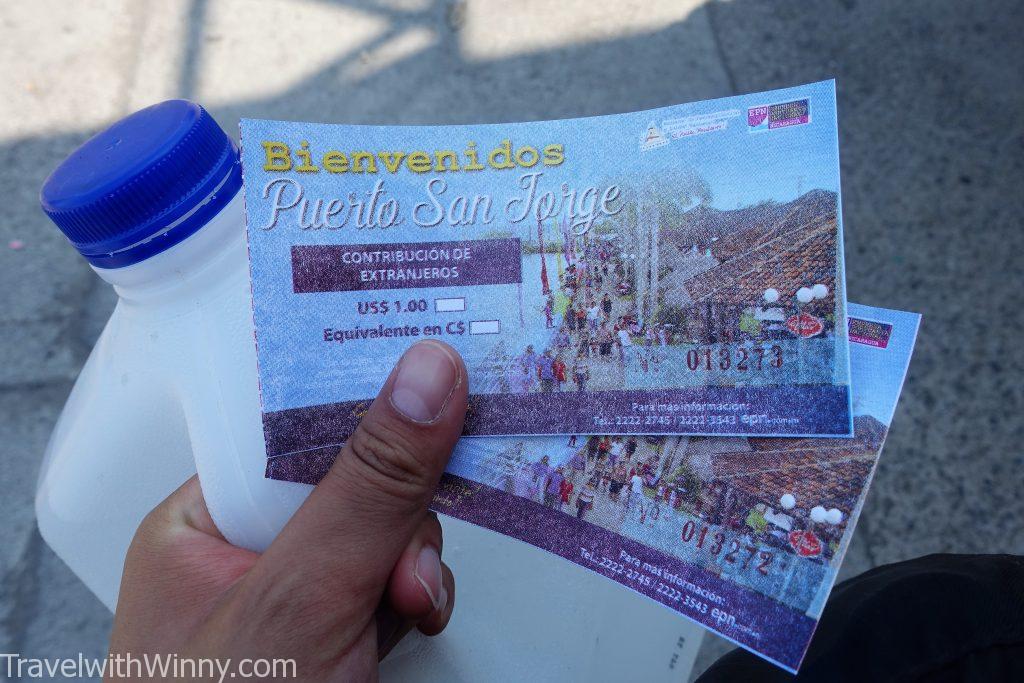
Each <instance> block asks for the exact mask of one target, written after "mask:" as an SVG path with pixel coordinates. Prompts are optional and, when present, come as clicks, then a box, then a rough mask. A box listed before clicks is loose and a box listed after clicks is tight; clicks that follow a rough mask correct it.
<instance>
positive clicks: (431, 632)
mask: <svg viewBox="0 0 1024 683" xmlns="http://www.w3.org/2000/svg"><path fill="white" fill-rule="evenodd" d="M441 574H442V581H443V585H444V588H443V590H444V593H443V594H444V596H445V600H444V603H443V604H442V605H441V606H440V607H439V608H438V609H435V610H433V611H431V612H430V613H429V614H428V615H427V616H425V617H423V618H422V619H419V620H418V621H417V620H415V619H410V618H403V617H402V616H400V615H399V614H398V613H397V612H396V611H395V610H394V609H392V608H391V607H390V606H388V607H387V608H384V607H383V606H382V608H381V609H378V610H377V635H378V640H377V642H378V643H379V646H378V648H377V659H378V661H380V660H382V659H384V657H386V656H387V654H388V653H389V652H391V650H392V649H393V648H394V647H395V646H396V645H398V643H399V642H401V640H402V638H404V637H405V636H407V635H408V634H409V632H410V631H412V629H413V628H418V629H419V631H420V633H422V634H424V635H427V636H436V635H437V634H439V633H441V631H443V630H444V629H445V627H446V626H447V625H448V622H449V620H450V619H451V616H452V610H453V609H454V608H455V577H454V576H453V575H452V570H451V568H450V567H448V565H446V564H444V563H443V562H442V563H441Z"/></svg>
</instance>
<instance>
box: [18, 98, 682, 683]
mask: <svg viewBox="0 0 1024 683" xmlns="http://www.w3.org/2000/svg"><path fill="white" fill-rule="evenodd" d="M240 187H241V174H240V168H239V162H238V154H237V150H236V148H235V146H234V144H233V143H232V142H231V140H230V139H229V138H228V136H227V135H226V134H225V133H224V132H223V130H221V128H220V127H219V126H218V125H217V123H216V122H215V121H213V119H212V118H211V117H210V116H209V114H208V113H207V112H206V111H205V110H203V109H202V108H201V107H199V106H198V105H196V104H193V103H191V102H186V101H182V100H173V101H169V102H164V103H162V104H158V105H154V106H152V107H149V108H147V109H144V110H142V111H139V112H137V113H135V114H133V115H131V116H129V117H127V118H125V119H123V120H121V121H119V122H117V123H116V124H114V125H113V126H111V127H110V128H108V129H107V130H105V131H103V132H101V133H99V134H98V135H97V136H95V137H94V138H92V139H90V140H89V141H87V142H86V143H85V144H83V145H82V147H80V148H79V149H78V150H76V151H75V152H74V153H72V154H71V156H69V157H68V159H67V160H65V162H64V163H63V164H61V166H60V167H58V168H57V169H56V170H55V171H54V173H53V174H52V175H51V176H50V178H49V179H48V180H47V181H46V184H45V185H44V187H43V191H42V196H41V200H42V203H43V208H44V210H45V211H46V212H47V214H48V215H49V216H50V217H51V218H52V219H53V220H54V222H55V223H56V224H57V226H58V227H59V228H60V229H61V230H62V231H63V232H64V233H65V234H66V235H67V237H68V239H69V240H70V241H71V242H72V244H73V245H74V246H75V247H76V248H77V249H78V250H79V251H80V252H81V253H82V255H83V256H84V257H85V258H86V259H87V260H88V261H89V262H90V263H91V265H92V266H93V268H94V270H95V271H96V272H97V273H98V274H99V276H100V277H101V278H103V279H104V280H106V281H107V282H109V283H110V284H111V285H112V286H113V287H114V288H115V290H116V291H117V294H118V297H119V300H118V303H117V307H116V309H115V310H114V313H113V315H112V316H111V318H110V321H109V322H108V323H107V326H106V328H105V329H104V331H103V333H102V335H101V336H100V338H99V340H98V342H97V343H96V346H95V348H94V349H93V351H92V354H91V355H90V356H89V359H88V361H87V362H86V364H85V367H84V368H83V369H82V372H81V374H80V376H79V378H78V381H77V382H76V384H75V387H74V389H73V391H72V393H71V396H70V397H69V399H68V402H67V405H66V406H65V408H64V411H63V413H62V415H61V417H60V420H59V421H58V423H57V426H56V428H55V429H54V432H53V436H52V437H51V440H50V444H49V446H48V448H47V452H46V456H45V460H44V463H43V467H42V472H41V474H40V479H39V489H38V493H37V497H36V513H37V517H38V521H39V528H40V531H41V533H42V535H43V538H45V539H46V541H47V543H49V544H50V546H51V547H52V548H53V549H54V550H55V551H56V552H57V554H58V555H59V556H60V557H61V558H62V559H63V560H64V561H65V562H66V563H67V564H68V565H69V566H70V567H71V569H72V570H73V571H74V572H75V573H76V574H77V575H78V576H79V577H80V578H81V579H82V580H83V581H84V582H85V583H86V585H87V586H88V587H89V588H90V589H91V590H92V591H93V592H94V593H95V594H96V595H97V596H98V597H99V598H100V600H102V601H103V603H104V604H106V605H107V606H108V607H109V608H111V609H113V608H114V607H115V604H116V600H117V591H118V586H119V583H120V576H121V568H122V564H123V561H124V556H125V553H126V551H127V548H128V545H129V543H130V541H131V538H132V536H133V535H134V532H135V529H136V528H137V526H138V524H139V522H140V521H141V520H142V518H143V517H144V516H145V515H146V513H147V512H148V511H149V510H150V509H152V508H153V507H154V506H155V505H156V504H157V503H159V502H160V501H161V500H163V498H165V497H166V496H167V495H168V494H169V493H170V492H171V491H173V490H174V489H175V488H176V487H177V486H179V485H180V484H181V483H182V482H184V481H185V480H186V479H187V478H188V477H189V476H191V475H192V474H193V473H194V472H196V471H198V473H199V479H200V483H201V485H202V490H203V495H204V497H205V499H206V502H207V505H208V506H209V508H210V513H211V515H212V516H213V519H214V521H215V523H216V524H217V526H218V528H219V529H220V530H221V532H222V533H223V534H224V535H225V537H226V538H227V539H228V540H229V541H230V542H232V543H234V544H236V545H240V546H244V547H247V548H251V549H254V550H262V549H264V548H266V547H267V546H268V545H269V544H270V542H271V541H272V540H273V539H274V537H275V536H276V534H277V533H278V531H279V530H280V529H281V528H282V527H283V526H284V524H285V522H286V521H287V520H288V518H289V517H290V516H291V515H292V513H293V512H294V511H295V510H296V509H297V508H298V506H299V505H301V503H302V501H303V500H304V499H305V497H306V495H308V493H309V491H310V489H311V487H309V486H306V485H302V484H294V483H288V482H280V481H272V480H269V479H265V478H264V476H263V474H264V466H265V460H266V451H265V447H264V441H263V431H262V422H261V418H260V409H259V392H258V385H257V374H256V353H255V344H254V341H253V339H254V337H253V327H252V313H251V302H250V289H249V281H248V274H249V271H248V262H247V253H246V237H245V224H244V210H243V206H242V193H241V192H239V188H240ZM442 524H443V526H444V530H445V561H446V562H447V563H448V564H449V565H450V566H452V568H453V570H454V572H455V575H456V577H457V581H458V586H459V588H458V590H459V608H458V610H457V614H456V617H455V618H454V619H453V622H452V624H451V626H450V627H449V629H448V630H447V631H446V632H445V634H443V635H442V636H440V637H438V638H434V639H423V638H419V639H415V638H414V639H412V640H410V642H408V643H406V644H404V645H403V646H401V647H400V648H399V649H398V650H397V651H395V652H394V653H392V656H390V657H389V658H388V661H387V662H386V663H385V666H384V669H383V672H384V673H385V675H386V676H388V677H390V676H392V675H393V676H395V677H396V678H402V679H403V680H406V679H410V678H419V679H421V680H471V679H479V678H480V677H481V676H485V675H487V676H488V677H490V678H491V679H493V680H508V679H519V680H521V679H525V678H530V679H533V680H549V679H553V678H559V679H561V680H565V677H566V676H568V677H570V678H573V679H575V678H577V677H579V678H584V677H586V678H594V676H597V677H598V679H601V678H604V676H603V674H602V673H601V672H604V673H607V672H609V671H613V670H614V668H615V667H616V666H621V665H622V663H619V664H617V662H619V654H618V652H617V649H609V648H606V647H603V646H600V645H602V644H603V643H608V642H616V643H622V644H628V645H629V647H630V648H631V653H630V656H629V657H628V658H627V660H626V662H628V665H629V668H628V670H625V671H624V674H625V673H628V674H630V675H634V676H642V677H643V678H645V679H648V680H680V679H681V678H684V677H685V672H687V671H688V670H689V663H690V662H692V658H693V656H694V654H695V651H696V649H695V648H696V645H697V643H699V641H700V633H701V631H700V630H699V629H698V628H697V627H696V626H693V625H690V624H688V623H685V622H683V621H682V620H681V619H680V618H679V617H678V616H677V615H674V614H672V613H670V612H669V611H668V610H665V609H663V608H661V607H659V606H657V605H654V604H653V603H649V602H648V601H646V600H644V599H641V598H639V597H637V596H634V595H631V594H629V593H628V592H626V591H623V590H622V589H621V588H619V587H617V586H614V585H613V584H612V583H611V582H608V581H606V580H604V579H602V578H600V577H597V576H594V575H591V574H589V573H588V572H585V571H584V570H582V569H580V568H578V567H576V566H574V565H571V564H569V563H567V562H565V561H563V560H560V559H558V558H555V557H553V556H549V555H547V554H546V553H543V552H542V551H539V550H537V549H535V548H532V547H530V546H528V545H526V544H523V543H520V542H519V541H515V540H511V539H508V538H505V537H502V536H499V535H497V534H494V533H492V532H488V531H484V530H482V529H478V528H475V527H472V526H470V525H468V524H465V523H461V522H456V521H453V520H449V519H443V520H442ZM495 579H500V580H501V583H499V584H495V583H494V581H495ZM544 595H549V596H552V597H554V596H557V597H556V598H555V599H550V600H544V599H539V598H540V597H541V596H544ZM610 610H611V611H610ZM502 624H504V625H505V626H508V625H509V624H513V625H516V626H517V628H514V629H509V628H506V627H502V626H501V625H502ZM638 627H640V628H641V629H642V631H641V632H642V633H643V637H638V635H637V630H638ZM523 653H530V654H529V656H525V657H524V656H522V655H523ZM673 657H674V663H673V664H672V665H671V666H670V665H669V664H670V661H673Z"/></svg>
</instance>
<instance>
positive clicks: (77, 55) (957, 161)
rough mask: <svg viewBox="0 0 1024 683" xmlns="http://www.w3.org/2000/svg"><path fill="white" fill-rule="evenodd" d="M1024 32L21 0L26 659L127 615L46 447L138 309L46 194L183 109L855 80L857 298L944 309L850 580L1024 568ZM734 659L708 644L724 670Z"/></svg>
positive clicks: (363, 6)
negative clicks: (60, 533)
mask: <svg viewBox="0 0 1024 683" xmlns="http://www.w3.org/2000/svg"><path fill="white" fill-rule="evenodd" d="M1022 19H1024V15H1022V5H1021V4H1020V3H1019V2H1016V1H1015V0H1006V1H991V2H971V3H962V2H955V1H952V0H914V1H907V2H900V3H893V2H886V1H882V0H879V1H863V0H860V1H858V0H837V1H834V2H816V3H807V2H802V1H801V0H785V1H782V2H774V3H760V2H755V1H754V0H732V1H731V2H721V3H719V2H711V3H709V4H703V3H700V2H641V1H640V0H620V2H617V3H610V2H603V1H601V2H599V1H598V0H572V1H569V0H560V1H559V2H557V3H556V2H549V3H542V2H539V1H530V2H518V3H512V2H501V1H499V0H494V1H493V2H485V1H482V0H480V1H478V0H469V1H468V2H451V1H448V0H436V1H435V0H379V1H378V2H358V1H356V0H339V1H337V2H327V1H317V0H306V1H304V2H285V1H283V0H277V1H274V0H267V1H265V2H261V3H252V4H247V3H244V2H242V1H241V0H236V1H233V2H232V1H229V2H207V1H205V0H191V1H181V2H177V1H171V0H161V1H160V2H156V1H151V2H142V1H133V0H123V1H121V2H118V1H117V0H104V1H102V2H94V3H66V2H58V1H56V0H34V1H33V2H25V3H4V4H3V6H2V7H0V79H2V85H3V91H4V95H5V99H6V102H7V105H6V108H5V110H6V112H7V113H6V115H5V116H3V117H2V120H0V160H2V163H0V186H2V187H3V188H4V190H5V192H6V194H5V196H6V199H5V200H4V205H5V206H6V207H7V208H6V210H4V212H3V213H2V214H0V296H2V297H3V305H2V306H0V415H2V416H3V420H2V422H0V444H2V446H0V449H2V451H0V452H2V460H0V463H2V465H0V490H2V491H3V495H2V496H0V515H2V518H3V519H4V520H6V529H5V532H4V536H3V541H4V542H3V543H0V651H2V652H21V653H26V654H31V655H35V656H57V655H70V654H74V653H77V652H78V651H84V652H86V653H97V654H99V653H101V652H103V651H104V649H105V639H106V637H107V633H108V630H109V628H110V618H109V616H108V615H107V614H105V613H104V610H103V608H102V607H101V606H100V604H99V603H98V602H97V601H96V600H95V599H93V598H92V597H91V595H90V594H89V593H88V592H87V591H86V590H85V589H84V588H83V587H82V586H81V585H80V584H79V583H78V582H77V580H76V579H75V578H74V577H73V576H71V575H70V574H69V572H68V571H67V570H66V569H65V568H64V566H63V565H62V564H61V563H60V561H59V560H57V559H55V558H54V556H53V555H52V554H51V553H50V552H49V551H48V549H47V548H46V547H45V544H43V543H42V542H41V541H40V539H39V536H38V535H37V533H36V531H35V525H34V520H33V513H32V507H31V496H32V489H33V485H34V478H35V471H36V468H37V465H38V462H39V458H40V454H41V453H42V451H43V448H44V446H45V443H46V439H47V436H48V433H49V431H50V429H51V427H52V425H53V422H54V420H55V418H56V416H57V413H58V410H59V409H60V406H61V405H62V403H63V401H64V398H65V396H66V394H67V392H68V390H69V388H70V386H71V382H72V381H73V380H74V378H75V374H76V372H77V371H78V369H79V367H80V365H81V364H82V362H83V361H84V358H85V354H86V353H87V351H88V349H89V347H90V345H91V343H92V341H93V339H94V338H95V336H96V334H97V333H98V330H99V329H100V326H101V324H102V321H103V319H104V318H105V316H106V315H107V313H108V312H109V310H110V308H111V306H112V299H111V296H110V294H109V293H108V292H107V291H106V290H105V288H101V287H100V286H99V285H98V281H97V280H96V278H95V277H94V276H93V275H92V274H91V273H90V271H89V270H88V269H87V268H86V266H85V264H84V262H83V261H81V260H80V259H79V258H78V257H77V255H76V254H75V253H74V252H73V251H72V249H71V248H70V247H68V246H67V245H66V244H65V243H64V241H63V240H62V238H61V236H60V235H59V234H58V233H57V231H56V230H55V229H54V228H53V226H52V225H50V224H48V223H47V221H46V219H45V218H44V217H43V215H42V214H41V213H40V212H39V210H38V208H37V204H36V197H37V192H38V189H39V187H40V185H41V183H42V180H43V178H44V177H45V175H46V174H47V173H48V172H49V170H50V169H52V168H53V167H54V165H55V164H57V163H58V161H60V160H61V159H62V158H63V157H64V156H65V155H66V154H67V153H68V152H69V151H71V150H72V149H73V148H74V147H75V146H76V145H77V144H78V143H79V142H81V141H82V140H84V139H85V138H86V137H87V136H89V135H90V134H92V133H93V132H95V131H96V130H97V129H98V128H100V127H102V126H103V125H104V124H106V123H108V122H110V121H111V120H113V119H115V118H117V117H119V116H121V115H124V114H127V113H129V112H130V111H132V110H134V109H136V108H138V107H140V106H143V105H145V104H149V103H152V102H154V101H158V100H160V99H165V98H168V97H174V96H179V97H190V98H194V99H197V100H199V101H201V102H203V103H204V104H206V105H207V106H208V108H210V109H211V110H212V111H213V113H214V114H215V116H216V117H217V118H218V119H219V120H220V121H221V122H222V124H224V125H225V127H230V126H232V125H233V120H234V119H236V118H237V117H238V116H239V115H248V116H256V117H268V118H269V117H276V118H301V119H312V120H327V121H344V122H353V123H364V122H367V123H368V122H372V123H454V122H481V121H506V120H519V119H534V118H555V117H565V116H579V115H586V114H602V113H610V112H618V111H624V110H632V109H642V108H648V107H653V106H657V105H666V104H674V103H677V102H681V101H688V100H695V99H702V98H709V97H716V96H723V95H729V94H734V93H742V92H749V91H756V90H762V89H767V88H774V87H781V86H787V85H794V84H798V83H802V82H806V81H811V80H817V79H822V78H827V77H832V76H834V77H836V78H837V79H838V87H839V112H840V117H841V119H840V128H841V134H840V136H841V148H842V150H841V151H842V168H843V193H844V194H843V200H844V201H843V208H844V216H845V219H846V221H845V225H846V254H847V268H848V273H847V275H848V281H849V297H850V299H851V300H854V301H858V302H863V303H867V304H874V305H880V306H888V307H896V308H905V309H910V310H916V311H920V312H922V313H923V314H924V325H923V327H922V334H921V337H920V341H919V343H918V350H917V354H916V356H915V360H914V362H913V364H912V366H911V371H910V378H909V381H908V383H907V387H906V390H905V392H904V395H903V400H902V402H901V405H900V409H899V411H898V413H897V416H896V420H895V424H894V428H893V431H892V436H891V438H890V440H889V444H888V446H887V448H886V452H885V455H884V457H883V458H882V462H881V466H880V469H879V472H878V475H877V478H876V481H875V485H874V488H873V490H872V492H871V494H870V497H869V500H868V505H867V508H866V511H865V514H864V517H863V519H862V521H861V524H860V527H859V529H858V530H857V534H856V538H855V540H854V543H853V547H852V549H851V552H850V556H849V557H848V558H847V562H846V566H845V568H844V575H848V574H852V573H856V572H859V571H862V570H864V569H866V568H868V567H871V566H873V565H877V564H879V563H885V562H892V561H896V560H901V559H904V558H909V557H913V556H917V555H921V554H924V553H930V552H941V551H961V552H1016V553H1024V525H1021V524H1020V520H1021V519H1022V518H1024V497H1022V496H1021V495H1020V494H1021V489H1022V486H1021V485H1022V483H1024V475H1022V474H1021V473H1022V471H1024V459H1022V455H1021V447H1020V444H1021V441H1022V440H1024V434H1022V431H1024V429H1022V421H1021V418H1020V415H1021V411H1022V405H1021V392H1022V390H1021V386H1020V379H1021V376H1022V373H1021V368H1022V364H1024V361H1022V358H1024V352H1022V350H1021V339H1022V331H1024V330H1022V304H1021V299H1020V293H1021V285H1022V281H1021V280H1022V278H1021V267H1022V258H1021V256H1020V254H1021V253H1022V249H1024V230H1022V229H1021V219H1020V216H1021V215H1024V192H1022V191H1021V187H1022V183H1024V172H1022V171H1024V169H1022V164H1024V137H1022V134H1024V118H1022V117H1021V112H1024V106H1022V105H1024V87H1022V86H1024V77H1022V73H1021V69H1022V67H1024V43H1022V42H1021V41H1020V39H1019V34H1020V30H1021V29H1022V28H1024V21H1022ZM229 129H230V128H229ZM11 240H21V241H22V242H23V243H24V246H23V247H22V248H20V249H15V248H10V245H9V243H10V242H11ZM14 246H17V245H14ZM725 649H726V647H725V646H724V644H723V643H722V641H719V640H717V639H713V638H708V640H707V645H706V646H705V653H704V655H703V656H702V663H701V664H700V666H701V667H703V666H706V665H707V663H708V662H710V661H711V660H712V658H713V656H716V655H717V654H718V653H720V652H722V651H724V650H725Z"/></svg>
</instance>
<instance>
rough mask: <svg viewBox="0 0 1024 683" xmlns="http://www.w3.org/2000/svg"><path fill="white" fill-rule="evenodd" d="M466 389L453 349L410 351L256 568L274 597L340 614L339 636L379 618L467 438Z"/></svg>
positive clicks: (437, 346)
mask: <svg viewBox="0 0 1024 683" xmlns="http://www.w3.org/2000/svg"><path fill="white" fill-rule="evenodd" d="M466 387H467V377H466V367H465V365H464V363H463V362H462V359H461V358H460V356H459V354H458V353H457V352H456V351H455V350H454V349H452V348H451V347H450V346H448V345H447V344H444V343H441V342H438V341H433V340H430V341H422V342H419V343H417V344H414V345H413V346H412V347H410V348H409V349H408V350H407V351H406V352H405V354H404V355H403V356H402V358H401V359H400V360H399V362H398V365H397V366H396V367H395V369H394V370H392V372H391V375H390V376H389V377H388V379H387V381H386V382H385V383H384V387H383V388H382V389H381V391H380V394H378V396H377V399H376V400H375V401H374V402H373V404H372V405H371V406H370V409H369V411H368V412H367V414H366V415H365V416H364V417H363V419H362V421H361V422H360V424H359V426H358V427H357V428H356V431H355V432H354V433H353V434H352V436H351V437H350V438H349V440H348V442H347V443H346V444H345V445H344V447H343V448H342V449H341V453H340V454H339V455H338V458H337V460H336V461H335V463H334V465H333V467H332V468H331V469H330V470H329V471H328V473H327V475H326V476H325V477H324V479H323V480H322V481H321V482H320V483H319V484H318V485H317V487H316V489H314V491H313V492H312V493H311V494H310V496H309V498H308V499H307V500H306V502H305V503H304V504H303V505H302V507H301V508H300V509H299V510H298V511H297V512H296V513H295V515H294V516H293V517H292V519H291V520H290V521H289V523H288V525H287V526H286V527H285V528H284V530H283V531H282V532H281V534H280V535H279V536H278V538H277V539H276V540H275V541H274V543H273V544H272V545H271V546H270V548H268V549H267V551H266V553H264V555H263V557H262V558H261V559H260V561H259V563H258V564H257V567H254V570H256V572H255V573H256V574H257V575H258V576H262V578H263V579H264V580H265V581H266V582H269V584H271V585H272V586H273V588H272V590H273V592H274V593H276V594H277V595H281V591H282V590H284V592H285V593H286V594H290V596H289V597H288V598H286V599H289V600H292V601H302V602H305V601H310V602H314V603H318V604H320V605H321V606H322V605H324V604H325V601H326V604H330V605H333V606H337V607H336V608H335V609H334V610H333V615H332V616H333V618H334V619H336V621H337V627H338V628H339V629H347V628H350V627H352V626H355V625H356V623H357V622H359V621H360V619H365V620H369V619H370V618H371V617H372V615H373V612H374V611H375V609H376V608H377V604H378V602H379V601H380V599H381V595H382V594H383V591H384V588H385V587H386V585H387V582H388V578H389V576H390V574H391V571H392V569H393V568H394V566H395V564H396V563H397V561H398V559H399V557H400V556H401V554H402V551H403V550H404V549H405V548H406V546H407V545H408V544H409V541H410V540H411V539H412V537H413V534H414V533H415V531H416V529H417V528H418V527H419V526H420V524H421V522H422V521H423V519H424V518H425V516H426V514H427V507H428V505H429V504H430V501H431V498H432V496H433V493H434V489H435V487H436V486H437V483H438V480H439V479H440V477H441V473H442V472H443V471H444V468H445V466H446V465H447V463H448V458H449V456H450V455H451V452H452V448H453V447H454V446H455V443H456V441H458V438H459V435H460V433H461V432H462V423H463V420H464V418H465V413H466ZM436 550H438V551H440V548H437V549H436ZM254 578H255V577H254ZM282 582H283V585H282ZM260 583H264V581H260ZM264 585H266V584H264ZM267 587H268V588H270V586H267ZM291 607H292V610H289V611H294V612H297V613H301V612H302V611H303V610H302V607H301V605H296V604H292V605H291ZM309 607H310V608H311V609H314V608H315V607H314V605H309ZM296 608H297V609H296ZM363 623H364V624H365V623H366V622H365V621H364V622H363Z"/></svg>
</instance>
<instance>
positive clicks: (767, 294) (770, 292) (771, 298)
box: [764, 287, 779, 304]
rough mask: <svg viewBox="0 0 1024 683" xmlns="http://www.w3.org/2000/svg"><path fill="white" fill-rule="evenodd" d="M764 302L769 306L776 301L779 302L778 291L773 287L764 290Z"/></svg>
mask: <svg viewBox="0 0 1024 683" xmlns="http://www.w3.org/2000/svg"><path fill="white" fill-rule="evenodd" d="M764 300H765V301H767V302H768V303H770V304H773V303H775V302H776V301H778V300H779V290H777V289H775V288H774V287H769V288H768V289H766V290H764Z"/></svg>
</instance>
